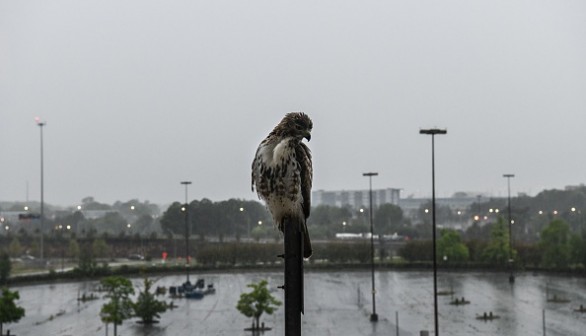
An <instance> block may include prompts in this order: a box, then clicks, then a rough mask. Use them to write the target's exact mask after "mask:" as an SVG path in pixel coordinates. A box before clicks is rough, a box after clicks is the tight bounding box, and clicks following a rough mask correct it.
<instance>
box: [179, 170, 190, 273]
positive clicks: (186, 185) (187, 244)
mask: <svg viewBox="0 0 586 336" xmlns="http://www.w3.org/2000/svg"><path fill="white" fill-rule="evenodd" d="M181 184H182V185H184V186H185V205H184V211H185V269H186V270H187V281H186V283H189V204H188V203H187V187H188V186H189V185H190V184H191V181H181Z"/></svg>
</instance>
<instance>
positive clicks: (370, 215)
mask: <svg viewBox="0 0 586 336" xmlns="http://www.w3.org/2000/svg"><path fill="white" fill-rule="evenodd" d="M362 176H368V181H369V203H370V214H369V217H370V272H371V276H372V314H370V321H371V322H376V321H378V315H377V314H376V297H375V294H376V288H375V287H374V226H373V224H372V177H373V176H378V173H372V172H371V173H363V174H362Z"/></svg>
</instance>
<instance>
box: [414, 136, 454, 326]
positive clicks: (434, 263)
mask: <svg viewBox="0 0 586 336" xmlns="http://www.w3.org/2000/svg"><path fill="white" fill-rule="evenodd" d="M447 133H448V131H447V130H445V129H444V130H442V129H438V128H430V129H421V130H419V134H426V135H431V218H432V219H431V221H432V226H433V232H432V234H433V317H434V322H435V335H436V336H438V335H439V322H438V313H437V257H436V234H435V231H436V222H435V135H436V134H447Z"/></svg>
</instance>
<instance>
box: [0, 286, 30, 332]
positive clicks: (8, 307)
mask: <svg viewBox="0 0 586 336" xmlns="http://www.w3.org/2000/svg"><path fill="white" fill-rule="evenodd" d="M18 299H20V295H19V294H18V292H17V291H15V292H11V291H9V290H8V288H3V289H2V296H1V297H0V335H2V326H3V325H4V324H6V323H14V322H18V321H19V320H20V319H21V318H22V317H23V316H24V313H25V311H24V308H22V307H19V306H17V305H16V303H15V302H14V301H16V300H18Z"/></svg>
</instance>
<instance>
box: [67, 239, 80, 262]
mask: <svg viewBox="0 0 586 336" xmlns="http://www.w3.org/2000/svg"><path fill="white" fill-rule="evenodd" d="M68 254H69V258H72V259H75V258H77V257H79V243H78V242H77V240H76V239H70V240H69V247H68Z"/></svg>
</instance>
